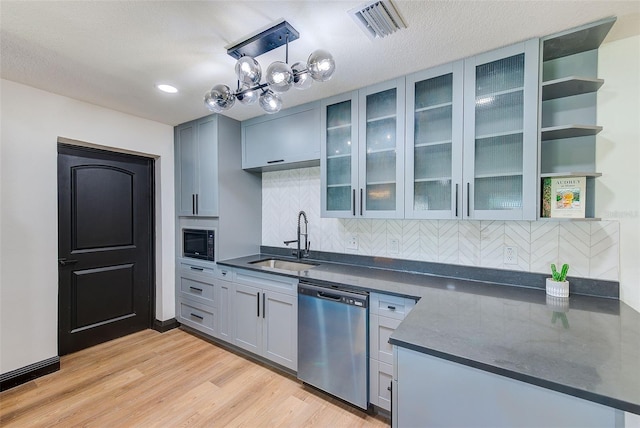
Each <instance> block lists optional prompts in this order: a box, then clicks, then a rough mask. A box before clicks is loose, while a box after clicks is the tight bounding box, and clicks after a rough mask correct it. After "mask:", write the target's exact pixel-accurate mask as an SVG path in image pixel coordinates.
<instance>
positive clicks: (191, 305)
mask: <svg viewBox="0 0 640 428" xmlns="http://www.w3.org/2000/svg"><path fill="white" fill-rule="evenodd" d="M179 305H180V308H179V316H180V320H179V321H180V322H181V323H182V324H184V325H187V326H189V327H192V328H195V329H196V330H199V331H202V332H204V333H207V334H210V335H211V336H214V335H215V325H216V321H215V314H214V310H213V308H211V307H208V306H206V305H202V304H199V303H197V302H191V301H189V300H186V299H183V300H180V302H179Z"/></svg>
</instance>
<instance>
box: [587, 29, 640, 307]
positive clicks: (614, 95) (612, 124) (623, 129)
mask: <svg viewBox="0 0 640 428" xmlns="http://www.w3.org/2000/svg"><path fill="white" fill-rule="evenodd" d="M598 76H599V77H600V78H602V79H604V81H605V83H604V85H603V86H602V88H600V90H599V91H598V123H599V124H600V125H602V126H603V127H604V129H603V130H602V132H601V133H600V134H598V137H597V143H596V148H597V157H596V159H597V169H598V171H601V172H602V177H600V178H599V179H597V180H596V195H597V199H596V204H597V205H596V215H597V216H599V217H602V218H603V219H617V220H618V221H619V222H620V285H621V287H620V288H621V290H620V295H621V296H620V297H621V299H622V300H623V301H624V302H626V303H627V304H629V306H631V307H633V308H634V309H636V310H637V311H640V197H638V192H640V118H639V117H640V116H639V115H640V35H636V36H633V37H628V38H625V39H621V40H616V41H614V42H611V43H605V44H603V45H602V46H601V47H600V50H599V52H598Z"/></svg>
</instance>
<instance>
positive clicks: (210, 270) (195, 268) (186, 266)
mask: <svg viewBox="0 0 640 428" xmlns="http://www.w3.org/2000/svg"><path fill="white" fill-rule="evenodd" d="M179 269H180V273H181V274H182V273H192V274H199V275H205V276H211V277H213V276H216V269H215V268H214V267H212V266H204V265H199V264H198V263H188V262H181V263H180V267H179Z"/></svg>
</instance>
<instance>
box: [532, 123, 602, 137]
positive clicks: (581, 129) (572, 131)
mask: <svg viewBox="0 0 640 428" xmlns="http://www.w3.org/2000/svg"><path fill="white" fill-rule="evenodd" d="M600 131H602V126H597V125H561V126H551V127H548V128H542V129H541V130H540V133H541V139H542V141H547V140H559V139H561V138H574V137H586V136H589V135H596V134H597V133H598V132H600Z"/></svg>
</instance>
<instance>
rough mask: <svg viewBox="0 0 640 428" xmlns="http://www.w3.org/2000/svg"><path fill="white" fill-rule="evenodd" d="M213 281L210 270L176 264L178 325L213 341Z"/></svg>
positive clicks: (215, 299) (214, 313) (214, 333)
mask: <svg viewBox="0 0 640 428" xmlns="http://www.w3.org/2000/svg"><path fill="white" fill-rule="evenodd" d="M215 277H216V271H215V267H213V266H210V265H206V264H201V263H197V262H196V263H190V262H180V263H178V272H177V275H176V279H177V284H176V285H177V290H176V291H177V293H176V294H177V296H176V297H177V298H176V315H177V319H178V321H179V322H180V323H181V324H184V325H186V326H189V327H191V328H193V329H195V330H198V331H201V332H203V333H206V334H208V335H210V336H214V337H215V336H216V335H217V329H218V328H217V327H218V320H217V317H218V312H217V307H218V302H217V297H216V290H215Z"/></svg>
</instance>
